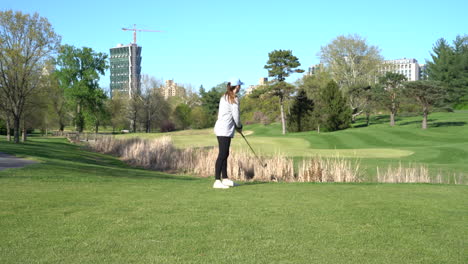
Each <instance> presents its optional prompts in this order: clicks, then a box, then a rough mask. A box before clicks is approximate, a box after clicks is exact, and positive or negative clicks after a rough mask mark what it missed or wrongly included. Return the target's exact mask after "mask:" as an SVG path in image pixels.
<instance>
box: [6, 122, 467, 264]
mask: <svg viewBox="0 0 468 264" xmlns="http://www.w3.org/2000/svg"><path fill="white" fill-rule="evenodd" d="M259 130H260V128H259V129H258V130H257V131H259ZM249 137H250V138H252V139H253V138H254V134H252V136H249ZM0 151H2V152H7V153H11V154H16V155H18V156H23V157H29V158H33V159H35V160H38V161H40V163H38V164H34V165H30V166H28V167H25V168H22V169H12V170H6V171H0V263H2V264H3V263H5V264H6V263H392V264H394V263H464V262H465V261H466V259H467V257H468V252H467V249H466V243H465V241H466V237H467V235H468V230H467V227H466V220H467V217H468V210H467V208H466V201H467V199H468V187H467V186H460V185H458V186H456V185H428V184H400V185H396V184H312V183H291V184H285V183H263V184H260V183H250V184H244V185H242V186H239V187H236V188H232V189H229V190H214V189H212V188H211V184H212V181H213V179H205V178H195V177H189V176H177V175H168V174H164V173H160V172H155V171H145V170H142V169H138V168H131V167H129V166H127V165H125V164H124V163H122V162H121V161H119V160H118V159H116V158H113V157H110V156H107V155H102V154H97V153H92V152H88V151H85V150H83V149H82V148H80V147H78V146H75V145H71V144H69V143H67V142H66V140H64V139H41V138H31V141H30V142H28V143H26V144H18V145H15V144H12V143H7V142H5V141H4V140H3V139H2V140H1V141H0Z"/></svg>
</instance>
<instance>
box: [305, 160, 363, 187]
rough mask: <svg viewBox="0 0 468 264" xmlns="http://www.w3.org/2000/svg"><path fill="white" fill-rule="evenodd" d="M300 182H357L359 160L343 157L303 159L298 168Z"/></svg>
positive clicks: (358, 178)
mask: <svg viewBox="0 0 468 264" xmlns="http://www.w3.org/2000/svg"><path fill="white" fill-rule="evenodd" d="M298 181H300V182H359V181H360V177H359V162H355V163H353V162H351V161H350V160H345V159H343V158H338V157H337V158H328V159H324V158H319V157H315V158H313V159H310V160H305V161H303V163H302V166H300V168H299V174H298Z"/></svg>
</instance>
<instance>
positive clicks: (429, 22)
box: [0, 0, 468, 91]
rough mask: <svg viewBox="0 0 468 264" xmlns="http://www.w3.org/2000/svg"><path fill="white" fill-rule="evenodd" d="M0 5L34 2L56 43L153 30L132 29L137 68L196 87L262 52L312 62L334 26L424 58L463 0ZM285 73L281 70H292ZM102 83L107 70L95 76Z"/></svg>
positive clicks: (244, 67)
mask: <svg viewBox="0 0 468 264" xmlns="http://www.w3.org/2000/svg"><path fill="white" fill-rule="evenodd" d="M0 9H2V10H6V9H13V10H20V11H22V12H24V13H32V12H38V13H39V14H40V15H41V16H43V17H46V18H47V19H48V20H49V21H50V22H51V24H52V26H53V27H54V29H55V31H56V32H57V33H58V34H60V35H61V36H62V44H70V45H74V46H76V47H83V46H86V47H91V48H93V49H94V50H96V51H99V52H105V53H109V48H111V47H115V46H116V45H117V44H118V43H123V44H128V43H130V42H132V41H133V32H131V31H123V30H121V28H122V27H132V26H133V24H136V25H137V27H138V28H142V29H153V30H163V31H164V32H162V33H152V32H151V33H150V32H142V33H137V43H138V44H139V45H141V46H142V47H143V50H142V57H143V60H142V73H144V74H149V75H152V76H154V77H156V78H158V79H163V80H168V79H174V81H175V82H177V83H181V84H191V85H192V86H193V87H194V90H196V91H198V88H199V87H200V85H201V84H203V86H204V87H205V88H207V89H209V88H211V87H213V86H215V85H217V84H219V83H221V82H223V81H227V80H228V79H230V78H231V77H239V78H241V79H242V80H243V81H244V82H245V83H246V84H248V85H249V84H257V82H258V79H259V78H260V77H267V75H268V73H267V71H266V70H265V69H264V68H263V66H264V65H265V63H266V61H267V60H268V53H269V52H271V51H273V50H275V49H289V50H292V51H293V54H294V55H296V56H297V57H298V58H299V61H300V62H301V64H302V68H303V69H305V70H306V69H307V68H308V67H309V66H310V65H312V64H316V63H319V58H318V56H317V53H318V52H319V51H320V47H321V46H325V45H327V44H328V43H330V42H331V41H332V40H333V39H334V38H336V37H337V36H339V35H347V34H359V35H360V36H362V37H364V38H366V39H367V42H368V44H370V45H377V46H378V47H379V48H380V49H381V54H382V55H383V56H384V58H385V59H398V58H403V57H406V58H416V59H417V60H418V61H419V62H420V63H424V61H425V60H426V59H429V58H430V51H431V49H432V45H433V44H434V43H435V41H436V40H437V39H439V38H441V37H443V38H445V39H447V40H448V41H450V42H451V41H452V40H453V39H454V38H455V37H456V35H459V34H466V33H468V32H467V29H468V19H467V16H466V10H468V1H466V0H446V1H432V0H427V1H419V0H417V1H401V0H394V1H370V0H365V1H364V0H363V1H312V0H310V1H302V0H296V1H276V0H270V1H255V0H250V1H244V0H236V1H222V0H219V1H188V0H186V1H183V0H167V1H160V0H155V1H121V0H113V1H99V0H94V1H89V0H81V1H73V2H72V1H64V0H61V1H59V0H55V1H53V0H41V1H36V0H2V2H1V5H0ZM299 77H300V75H299V74H295V75H293V76H292V77H290V78H289V79H288V81H290V82H293V81H295V80H296V79H297V78H299ZM100 84H101V86H102V87H103V88H104V89H108V87H109V73H107V74H106V75H105V76H102V77H101V81H100Z"/></svg>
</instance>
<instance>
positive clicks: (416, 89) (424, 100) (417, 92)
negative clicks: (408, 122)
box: [404, 81, 447, 129]
mask: <svg viewBox="0 0 468 264" xmlns="http://www.w3.org/2000/svg"><path fill="white" fill-rule="evenodd" d="M404 92H405V94H406V95H407V96H408V97H410V98H413V99H415V100H416V101H417V102H418V103H419V105H421V107H422V110H423V121H422V129H426V128H427V116H428V115H429V113H430V111H431V109H432V107H434V106H437V105H439V104H441V103H442V102H443V100H444V98H445V97H446V94H447V93H446V88H444V87H443V83H441V82H437V81H414V82H407V83H405V90H404Z"/></svg>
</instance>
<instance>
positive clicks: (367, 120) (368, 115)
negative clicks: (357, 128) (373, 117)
mask: <svg viewBox="0 0 468 264" xmlns="http://www.w3.org/2000/svg"><path fill="white" fill-rule="evenodd" d="M369 124H370V113H369V112H366V126H369Z"/></svg>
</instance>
